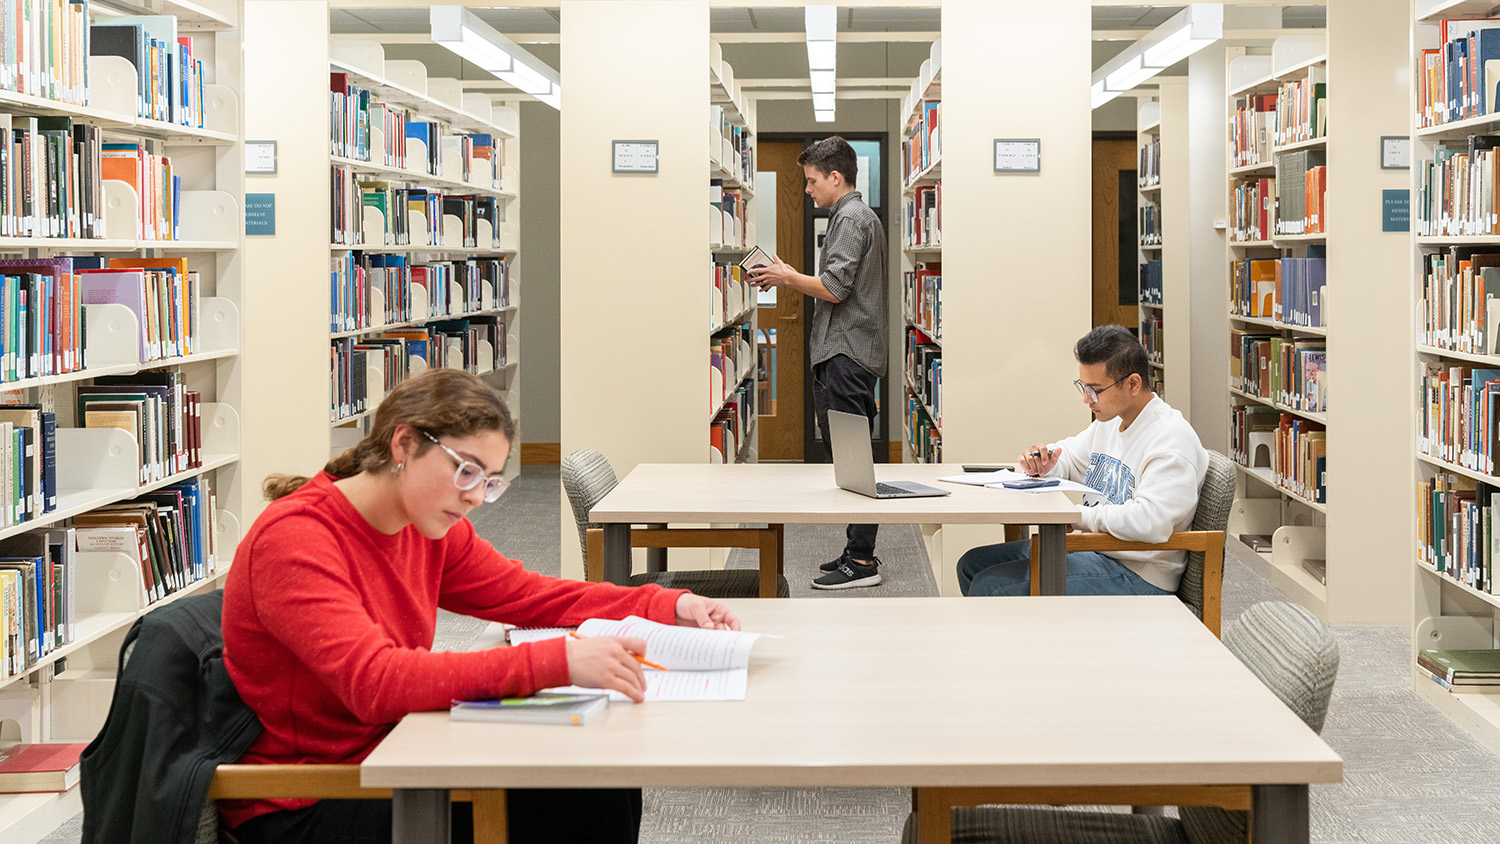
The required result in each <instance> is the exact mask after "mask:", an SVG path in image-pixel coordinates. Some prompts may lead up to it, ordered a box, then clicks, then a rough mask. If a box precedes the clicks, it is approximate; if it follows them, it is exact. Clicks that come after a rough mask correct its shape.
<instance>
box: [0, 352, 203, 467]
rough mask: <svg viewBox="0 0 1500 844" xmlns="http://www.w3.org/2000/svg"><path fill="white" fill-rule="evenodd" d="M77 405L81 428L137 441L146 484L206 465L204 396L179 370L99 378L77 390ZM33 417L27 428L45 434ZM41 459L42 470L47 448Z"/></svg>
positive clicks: (41, 424)
mask: <svg viewBox="0 0 1500 844" xmlns="http://www.w3.org/2000/svg"><path fill="white" fill-rule="evenodd" d="M75 402H76V407H75V411H76V416H75V417H74V419H75V420H76V423H77V425H78V427H80V428H120V429H122V430H124V431H126V432H127V433H129V434H130V435H131V437H133V438H134V439H135V441H136V444H137V447H138V448H139V450H140V454H139V460H138V465H139V466H140V482H141V483H143V484H147V483H153V482H156V481H161V480H165V479H166V478H167V476H169V475H174V474H177V473H179V472H186V471H189V470H191V469H196V468H198V467H200V466H202V465H203V396H202V393H200V392H198V391H196V390H189V389H187V384H186V382H185V380H184V378H183V375H182V372H181V371H179V370H164V371H162V372H147V373H139V374H137V375H116V376H108V377H101V378H96V379H95V380H94V383H93V384H91V385H82V386H79V387H78V388H77V389H76V396H75ZM22 407H28V406H25V405H23V406H22ZM0 410H3V408H0ZM28 412H31V413H32V414H33V419H32V422H30V423H28V424H38V425H39V426H40V427H41V428H42V429H43V430H45V419H44V418H42V419H37V418H35V411H28ZM3 418H5V416H3V415H0V419H3ZM44 445H45V443H44ZM38 459H39V465H38V466H37V469H38V470H40V469H41V468H42V466H41V462H45V449H44V450H43V453H42V454H41V455H39V458H38Z"/></svg>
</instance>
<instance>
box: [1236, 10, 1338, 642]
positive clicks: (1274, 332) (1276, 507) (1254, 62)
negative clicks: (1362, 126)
mask: <svg viewBox="0 0 1500 844" xmlns="http://www.w3.org/2000/svg"><path fill="white" fill-rule="evenodd" d="M1327 68H1328V42H1327V37H1326V35H1325V34H1324V33H1323V32H1311V33H1296V34H1288V35H1283V36H1281V37H1280V38H1278V39H1277V40H1276V41H1275V42H1274V43H1273V45H1272V46H1271V48H1270V51H1269V53H1263V54H1244V53H1243V52H1242V51H1238V50H1236V51H1231V53H1230V56H1229V57H1228V66H1227V70H1226V79H1227V84H1226V87H1227V88H1228V91H1229V97H1228V101H1227V103H1226V106H1225V109H1226V111H1225V113H1226V114H1227V115H1228V116H1229V117H1230V118H1231V120H1233V118H1234V116H1235V109H1236V105H1237V104H1238V105H1240V106H1246V105H1249V104H1250V103H1249V98H1251V97H1256V96H1259V95H1267V94H1278V95H1280V92H1281V89H1282V85H1283V84H1284V83H1288V82H1293V81H1305V80H1307V79H1308V78H1309V72H1313V73H1317V74H1320V75H1326V73H1327ZM1332 98H1333V91H1332V90H1330V92H1329V99H1332ZM1284 99H1285V98H1284V96H1278V105H1284V102H1283V101H1284ZM1276 118H1277V112H1276V111H1272V112H1270V113H1269V114H1268V115H1267V116H1266V118H1265V124H1266V131H1267V132H1268V138H1267V143H1266V149H1265V150H1264V152H1263V153H1262V157H1260V158H1259V159H1254V158H1252V160H1250V161H1240V160H1237V159H1236V158H1235V156H1234V152H1233V146H1232V144H1226V151H1227V155H1226V159H1227V166H1226V170H1227V173H1228V184H1227V188H1226V194H1225V196H1226V207H1227V208H1229V209H1230V210H1231V212H1232V211H1233V209H1234V208H1235V191H1236V188H1239V187H1243V186H1247V185H1249V186H1257V185H1258V184H1260V180H1262V179H1275V180H1277V181H1278V182H1279V181H1280V179H1279V178H1278V177H1280V176H1281V175H1282V173H1281V171H1282V162H1283V158H1282V157H1283V156H1285V155H1287V154H1289V153H1294V152H1297V151H1299V150H1308V149H1319V150H1321V149H1325V148H1326V144H1327V141H1328V138H1327V137H1326V136H1325V137H1318V138H1314V139H1310V140H1298V141H1296V142H1289V143H1280V144H1278V143H1277V137H1276V132H1277V128H1278V127H1277V125H1276ZM1261 202H1262V203H1268V205H1269V208H1270V209H1271V210H1270V212H1269V213H1268V214H1267V219H1266V226H1265V228H1264V229H1263V230H1260V231H1259V236H1255V235H1254V234H1250V235H1249V236H1248V237H1247V236H1246V235H1247V232H1237V231H1236V230H1235V223H1234V220H1233V219H1232V214H1231V219H1230V221H1229V226H1228V228H1229V236H1228V237H1226V239H1225V240H1226V249H1225V251H1226V257H1225V266H1226V268H1227V271H1226V273H1225V278H1226V281H1227V283H1228V284H1229V285H1230V287H1231V292H1230V293H1229V294H1228V295H1226V300H1227V301H1229V303H1230V313H1229V316H1228V325H1227V327H1228V329H1230V330H1240V331H1248V332H1253V333H1255V334H1258V335H1269V336H1272V337H1276V338H1281V339H1283V340H1294V339H1295V340H1301V341H1319V340H1323V339H1324V338H1325V337H1326V336H1327V333H1328V332H1327V328H1326V327H1325V325H1323V324H1320V325H1315V326H1300V325H1293V324H1290V321H1282V320H1280V319H1277V318H1274V317H1273V316H1262V315H1259V314H1257V315H1254V316H1251V315H1249V314H1245V313H1240V312H1239V310H1238V303H1237V302H1236V300H1235V297H1234V295H1233V292H1232V287H1233V284H1234V263H1235V262H1236V261H1252V260H1279V259H1283V258H1305V257H1308V248H1309V246H1313V247H1316V249H1315V251H1321V249H1322V248H1323V244H1325V243H1326V238H1327V235H1326V234H1322V233H1318V234H1307V235H1281V234H1277V233H1276V228H1277V219H1276V217H1277V214H1276V212H1277V210H1279V205H1278V204H1277V203H1276V201H1275V196H1274V195H1273V196H1272V197H1270V198H1269V200H1268V199H1267V198H1266V197H1264V196H1262V197H1261ZM1335 225H1336V223H1335ZM1328 278H1329V279H1330V282H1329V283H1328V285H1327V288H1325V289H1328V288H1331V287H1333V284H1332V281H1331V279H1332V274H1331V273H1330V274H1329V275H1328ZM1252 284H1253V282H1252ZM1278 298H1279V297H1278ZM1325 322H1326V320H1325ZM1232 342H1233V341H1232ZM1231 353H1233V350H1232V349H1231ZM1233 366H1234V364H1233V363H1231V370H1232V368H1233ZM1235 374H1237V373H1235V372H1233V371H1231V375H1235ZM1271 388H1272V389H1273V390H1274V389H1275V388H1276V385H1274V384H1273V385H1271ZM1228 392H1229V401H1230V404H1231V405H1232V406H1236V407H1238V406H1245V405H1250V406H1261V407H1267V408H1272V409H1274V410H1276V411H1278V412H1280V413H1282V414H1289V415H1291V416H1292V417H1294V418H1296V419H1300V420H1304V421H1305V422H1312V423H1316V424H1318V425H1321V426H1325V429H1327V430H1329V431H1330V433H1329V436H1330V437H1331V436H1332V435H1333V434H1332V429H1331V426H1328V422H1329V416H1328V414H1327V413H1325V412H1309V411H1306V410H1302V409H1300V408H1293V407H1291V406H1289V405H1287V404H1284V403H1282V402H1279V401H1276V400H1275V399H1274V398H1272V397H1266V396H1260V395H1257V394H1255V393H1251V392H1247V391H1246V390H1244V389H1241V388H1240V387H1239V386H1238V385H1237V384H1236V383H1235V381H1234V380H1231V382H1230V384H1229V386H1228ZM1226 422H1230V424H1231V427H1232V422H1231V421H1230V420H1226ZM1231 440H1232V435H1231ZM1273 452H1274V449H1273ZM1231 456H1233V455H1231ZM1235 494H1236V499H1237V500H1236V502H1235V508H1234V511H1233V513H1232V515H1231V518H1230V523H1229V529H1228V533H1229V534H1230V537H1231V540H1232V541H1234V542H1238V537H1239V536H1240V535H1242V534H1256V535H1269V536H1272V537H1273V545H1274V546H1280V545H1282V544H1284V543H1282V541H1281V540H1282V538H1284V536H1285V535H1286V532H1287V531H1293V532H1295V533H1296V535H1299V536H1300V535H1306V536H1311V537H1313V539H1311V540H1309V541H1308V542H1304V543H1301V544H1299V545H1297V546H1296V547H1298V548H1300V547H1302V545H1306V544H1309V542H1310V543H1311V544H1315V545H1316V546H1317V547H1318V551H1317V553H1318V556H1319V557H1322V555H1323V554H1324V553H1326V552H1325V551H1324V550H1323V547H1324V544H1325V539H1326V538H1325V536H1324V531H1325V526H1326V524H1327V519H1328V511H1329V507H1330V505H1329V504H1326V503H1323V502H1319V501H1316V500H1314V499H1313V498H1312V497H1311V496H1310V495H1302V494H1299V493H1297V492H1296V491H1294V490H1292V489H1290V488H1289V487H1288V486H1286V485H1283V484H1282V483H1279V482H1278V480H1277V479H1276V477H1275V475H1274V472H1273V471H1272V470H1271V469H1268V468H1250V467H1248V466H1243V465H1241V466H1238V471H1237V483H1236V492H1235ZM1330 498H1333V495H1332V494H1330ZM1308 553H1312V552H1308ZM1241 556H1242V557H1244V558H1246V560H1247V561H1248V562H1249V563H1250V565H1251V567H1252V568H1254V569H1256V571H1258V572H1259V573H1260V574H1261V575H1262V576H1264V577H1266V578H1267V579H1268V580H1270V581H1271V582H1272V583H1273V584H1275V585H1276V586H1277V587H1278V588H1280V589H1281V591H1283V592H1284V593H1286V594H1287V595H1288V597H1291V598H1292V599H1294V600H1296V601H1298V602H1299V603H1301V604H1303V605H1304V606H1307V607H1308V608H1309V609H1311V610H1313V611H1314V612H1316V613H1317V614H1318V615H1320V616H1323V617H1325V618H1326V617H1328V593H1329V591H1330V589H1332V588H1336V587H1337V585H1338V584H1337V583H1336V576H1337V574H1338V572H1337V571H1336V567H1335V566H1332V565H1330V566H1329V567H1328V569H1327V576H1326V578H1327V580H1328V581H1330V583H1332V584H1333V585H1331V586H1330V585H1325V584H1324V583H1322V582H1320V581H1319V580H1318V579H1317V578H1316V577H1315V576H1313V575H1312V574H1310V573H1309V572H1308V571H1307V570H1306V569H1304V568H1303V566H1302V562H1301V559H1300V558H1297V559H1294V558H1293V557H1292V555H1290V554H1289V553H1286V552H1283V554H1282V555H1281V558H1280V559H1273V557H1274V556H1275V555H1274V554H1272V553H1264V554H1256V553H1254V552H1251V551H1250V550H1249V549H1248V548H1246V549H1245V551H1244V553H1243V554H1242V555H1241Z"/></svg>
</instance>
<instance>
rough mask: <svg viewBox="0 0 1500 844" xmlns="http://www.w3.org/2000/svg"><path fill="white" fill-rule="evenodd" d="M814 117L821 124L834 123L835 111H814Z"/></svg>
mask: <svg viewBox="0 0 1500 844" xmlns="http://www.w3.org/2000/svg"><path fill="white" fill-rule="evenodd" d="M813 117H814V118H815V119H816V120H817V121H818V122H819V123H832V122H833V110H832V109H829V110H828V111H814V112H813Z"/></svg>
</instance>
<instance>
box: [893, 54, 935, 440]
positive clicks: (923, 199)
mask: <svg viewBox="0 0 1500 844" xmlns="http://www.w3.org/2000/svg"><path fill="white" fill-rule="evenodd" d="M901 113H902V114H903V115H904V117H903V119H902V129H901V133H902V135H901V152H902V159H901V182H902V183H901V210H902V219H903V225H902V236H901V291H902V292H901V314H902V348H903V354H904V357H903V361H904V367H903V370H902V371H903V373H904V374H903V378H904V385H903V386H904V389H903V391H902V395H903V396H904V397H905V400H906V406H905V408H903V410H904V414H903V416H902V425H901V428H902V446H901V454H902V459H903V461H905V462H909V463H910V462H915V463H940V462H942V459H943V144H942V132H941V130H942V113H943V41H942V39H941V38H939V39H938V40H936V41H934V42H932V49H931V51H930V53H929V54H928V57H927V59H926V61H924V62H922V66H921V69H920V70H919V71H918V74H917V78H916V79H915V80H914V81H913V82H912V86H911V91H910V93H908V94H907V96H906V98H905V100H904V102H903V104H902V112H901Z"/></svg>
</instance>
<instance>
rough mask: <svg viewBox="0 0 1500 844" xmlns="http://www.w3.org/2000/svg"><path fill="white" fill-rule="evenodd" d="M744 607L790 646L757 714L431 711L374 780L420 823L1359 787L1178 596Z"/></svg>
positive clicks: (714, 709) (751, 626)
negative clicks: (570, 717)
mask: <svg viewBox="0 0 1500 844" xmlns="http://www.w3.org/2000/svg"><path fill="white" fill-rule="evenodd" d="M729 603H730V604H731V605H732V606H733V608H734V610H735V612H736V613H738V615H739V616H740V618H741V620H742V621H743V624H744V627H745V629H746V630H751V631H755V632H761V633H770V634H778V635H782V636H785V637H786V638H784V639H763V640H761V641H760V642H759V643H757V644H756V646H755V649H754V651H753V653H752V656H751V663H750V680H749V696H748V698H747V699H746V700H744V701H736V702H728V703H723V702H716V703H667V702H655V703H647V704H641V705H628V704H612V705H611V706H610V708H609V710H608V712H607V713H606V714H605V716H604V717H603V718H602V719H600V720H599V721H596V722H595V723H593V724H591V725H589V726H586V727H581V728H573V727H558V726H540V725H517V724H476V723H466V722H453V721H450V720H449V719H448V715H447V713H446V712H428V713H417V714H413V715H410V716H408V717H407V718H405V719H404V720H403V721H402V722H401V723H400V724H399V725H398V726H397V727H396V728H395V730H394V731H393V732H392V733H391V734H390V735H389V736H388V737H387V738H386V739H385V740H384V741H382V742H381V744H380V745H379V746H378V747H377V748H376V749H375V751H374V752H373V753H372V754H371V755H370V757H369V758H368V759H366V760H365V762H364V764H363V765H361V767H360V779H361V784H362V785H364V786H366V787H380V788H395V789H398V790H403V791H398V792H397V798H398V802H403V801H404V802H403V805H405V806H406V807H407V810H406V811H407V815H406V816H407V817H417V816H418V815H419V814H420V813H418V814H413V813H412V812H413V811H414V810H413V809H412V807H413V806H421V805H431V806H433V807H434V811H436V808H435V807H437V806H438V805H446V804H445V803H441V802H440V800H439V799H434V798H440V799H441V800H445V799H446V794H445V793H444V792H443V791H442V790H446V789H455V788H525V787H563V786H566V787H606V786H627V785H628V786H701V787H710V786H838V785H845V786H847V785H864V786H1083V785H1088V786H1117V785H1143V784H1154V785H1214V784H1239V785H1247V784H1248V785H1256V786H1264V785H1268V784H1292V785H1299V786H1302V787H1304V788H1305V785H1306V784H1307V783H1315V782H1316V783H1323V782H1337V781H1338V780H1340V779H1341V777H1342V762H1341V760H1340V759H1339V756H1338V755H1337V754H1336V753H1334V751H1333V750H1332V749H1331V748H1329V747H1328V745H1326V744H1325V743H1324V742H1323V741H1322V739H1320V738H1319V737H1318V736H1317V735H1316V734H1315V733H1313V732H1312V731H1311V730H1310V729H1308V728H1307V726H1306V725H1305V724H1303V723H1302V721H1301V720H1300V719H1298V718H1297V716H1296V715H1295V714H1293V713H1292V712H1291V711H1290V710H1288V709H1287V708H1286V707H1285V706H1284V705H1283V704H1282V703H1281V702H1280V701H1279V700H1278V699H1277V698H1276V697H1275V696H1274V695H1273V694H1272V693H1271V692H1270V691H1269V690H1267V689H1266V687H1265V686H1264V685H1263V684H1262V683H1261V682H1260V681H1259V680H1257V679H1256V678H1255V676H1254V675H1252V674H1251V673H1250V672H1249V671H1248V670H1247V669H1246V668H1245V667H1244V666H1243V665H1241V664H1240V662H1239V661H1238V660H1237V659H1235V657H1234V656H1233V655H1232V654H1230V653H1229V652H1228V651H1227V650H1225V649H1224V647H1223V646H1222V645H1221V644H1220V643H1219V641H1218V640H1217V639H1216V638H1214V636H1213V635H1212V634H1211V633H1209V631H1208V630H1207V629H1206V628H1205V627H1204V626H1203V625H1202V623H1201V622H1199V621H1198V619H1197V618H1196V617H1194V616H1193V614H1192V613H1191V612H1190V611H1188V609H1187V608H1186V607H1184V606H1183V604H1182V603H1181V602H1180V601H1179V600H1178V599H1176V598H1175V597H1136V596H1131V597H1073V598H1068V597H1040V598H1038V597H1030V598H965V599H953V598H886V599H872V600H863V601H820V600H816V599H787V600H781V601H764V600H737V601H730V602H729ZM1303 794H1304V796H1305V791H1304V792H1303ZM422 799H428V800H430V803H429V804H423V803H421V800H422ZM412 801H416V802H412ZM1303 809H1304V810H1305V803H1304V806H1303ZM426 820H431V819H430V818H427V819H426ZM423 822H425V821H423ZM411 828H412V829H419V828H420V827H419V826H413V827H411ZM427 829H429V830H430V829H431V827H428V828H427ZM399 840H400V839H398V841H399ZM410 840H416V839H410Z"/></svg>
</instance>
